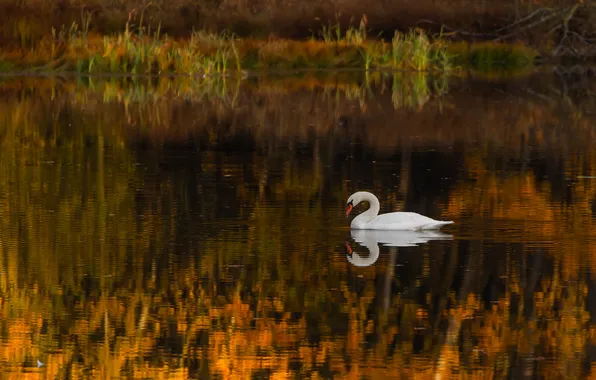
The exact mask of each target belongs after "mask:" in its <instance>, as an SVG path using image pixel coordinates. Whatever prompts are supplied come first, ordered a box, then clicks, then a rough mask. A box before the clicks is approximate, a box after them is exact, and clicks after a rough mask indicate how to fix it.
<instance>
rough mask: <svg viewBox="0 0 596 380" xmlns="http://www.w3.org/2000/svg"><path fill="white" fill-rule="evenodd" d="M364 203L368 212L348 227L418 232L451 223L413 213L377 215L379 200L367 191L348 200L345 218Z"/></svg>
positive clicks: (351, 196) (359, 192)
mask: <svg viewBox="0 0 596 380" xmlns="http://www.w3.org/2000/svg"><path fill="white" fill-rule="evenodd" d="M362 201H366V202H368V203H369V204H370V207H369V209H368V210H366V211H365V212H363V213H362V214H360V215H358V216H357V217H355V218H354V219H353V220H352V223H351V224H350V227H351V228H352V229H354V230H392V231H398V230H400V231H404V230H409V231H419V230H438V229H439V228H441V227H442V226H444V225H446V224H451V223H453V221H448V222H442V221H439V220H434V219H431V218H429V217H426V216H424V215H420V214H416V213H415V212H391V213H388V214H381V215H379V209H380V205H379V200H378V199H377V197H375V196H374V194H371V193H369V192H367V191H358V192H356V193H354V194H352V195H350V198H348V202H347V206H348V209H347V211H346V216H348V215H349V214H350V211H352V208H354V206H356V205H357V204H358V203H360V202H362Z"/></svg>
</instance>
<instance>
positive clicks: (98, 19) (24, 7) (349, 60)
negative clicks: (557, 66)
mask: <svg viewBox="0 0 596 380" xmlns="http://www.w3.org/2000/svg"><path fill="white" fill-rule="evenodd" d="M130 3H131V4H128V5H126V6H125V5H121V6H119V7H118V6H115V5H113V4H112V5H107V4H100V3H93V4H91V3H87V4H84V5H81V4H79V5H78V6H75V5H74V4H71V3H69V2H65V3H64V2H63V3H58V2H55V1H49V0H46V1H41V3H39V4H38V3H37V2H36V4H33V2H31V1H21V2H18V3H12V2H11V1H8V2H5V3H4V4H2V2H1V1H0V9H1V8H4V10H5V11H4V14H5V15H11V16H14V17H11V18H10V19H9V20H8V22H6V23H4V24H3V25H2V26H1V27H0V39H1V40H2V41H4V43H3V46H4V48H3V49H2V50H0V73H2V72H3V73H13V72H45V73H60V72H75V73H79V74H103V73H105V74H108V73H109V74H152V75H164V74H180V75H190V76H199V77H203V78H213V77H214V76H222V75H234V74H237V73H245V72H246V71H252V70H296V69H361V70H365V71H369V70H394V71H395V70H400V71H427V72H440V73H449V74H460V73H465V72H468V71H476V72H482V73H499V74H503V73H508V74H511V73H515V72H527V71H528V70H529V69H532V68H534V67H535V66H536V62H537V61H538V60H539V59H540V60H543V61H544V60H546V61H551V62H552V61H553V59H554V57H555V56H559V58H561V57H569V56H570V55H572V54H570V53H571V52H575V53H577V54H576V55H580V54H581V53H580V49H579V48H578V47H577V41H578V40H580V39H581V42H582V43H584V44H587V45H589V44H590V41H592V40H591V38H592V34H590V33H591V31H590V30H588V29H585V28H589V26H585V25H584V24H585V22H584V21H586V20H588V21H590V20H591V16H592V15H591V13H590V9H591V8H590V7H593V6H591V5H584V4H583V2H582V3H576V4H571V5H567V6H559V7H557V8H553V9H550V8H548V9H547V8H544V7H540V8H538V9H537V10H533V8H532V9H531V8H527V9H525V12H524V14H525V15H521V14H520V9H519V7H517V8H515V13H516V15H515V18H514V19H513V21H512V20H511V19H510V17H508V16H507V15H508V14H509V13H511V12H512V11H513V9H512V8H511V7H510V6H507V4H506V3H504V4H503V5H502V9H500V10H499V11H497V10H496V9H497V8H494V7H493V8H494V9H493V8H490V7H489V8H490V10H487V9H485V12H488V13H490V14H492V16H491V17H492V18H490V19H491V20H492V21H491V22H490V23H491V25H493V27H492V30H494V32H491V31H490V30H491V27H488V26H483V27H479V26H474V25H475V24H474V23H472V22H471V21H470V20H468V21H466V22H464V21H462V22H461V23H460V24H461V27H462V28H466V29H467V30H470V32H463V31H455V30H454V29H453V28H451V27H446V26H445V24H442V25H441V28H440V29H439V31H436V28H435V27H434V26H435V25H436V22H433V21H432V20H430V21H429V20H428V19H426V20H423V21H424V22H417V25H413V24H412V25H409V24H408V23H407V22H396V24H395V25H394V29H393V30H392V31H391V32H389V31H388V30H387V27H386V26H383V25H387V24H388V22H387V21H386V20H385V21H383V20H382V19H381V18H380V17H379V14H380V13H379V10H378V9H377V8H371V9H369V10H370V13H372V14H373V17H374V19H371V18H369V16H367V14H365V13H364V12H361V13H360V18H359V20H360V21H359V22H354V20H355V18H354V17H353V16H350V19H349V20H347V21H346V15H344V14H342V13H341V12H337V11H336V12H335V14H334V15H333V16H329V17H326V18H323V17H318V16H316V15H315V14H316V12H315V13H313V14H312V15H311V16H313V17H312V20H310V19H309V20H308V22H306V21H304V20H303V21H304V22H303V24H302V25H303V26H302V27H299V26H296V28H295V30H296V31H297V32H296V33H299V31H303V30H304V29H305V27H306V26H312V23H313V22H314V21H316V22H317V23H318V27H317V28H316V29H312V28H308V30H309V32H310V35H309V36H300V35H292V34H291V33H289V32H288V31H287V30H286V27H287V26H283V27H282V26H281V25H279V26H278V29H276V27H275V24H274V23H273V24H270V25H268V26H264V24H263V25H260V26H258V27H257V26H255V25H257V24H255V23H257V21H258V20H261V21H262V18H263V16H262V14H261V13H259V12H257V14H254V13H255V12H253V11H251V12H252V13H251V12H248V13H247V15H246V20H245V21H246V22H245V24H246V25H250V24H251V23H250V22H248V21H247V20H253V21H252V22H253V24H254V25H253V26H254V29H252V31H249V30H250V28H247V27H245V28H243V27H241V26H240V25H241V24H242V23H239V22H238V20H236V21H231V19H229V20H228V21H227V22H226V21H225V20H224V19H223V18H222V17H223V16H222V15H223V13H225V12H223V10H224V9H226V8H225V6H224V5H225V4H227V2H226V1H222V2H221V4H220V6H219V8H217V9H219V11H217V12H216V10H214V9H210V10H208V9H207V8H205V7H207V5H205V4H203V5H202V6H203V8H201V11H200V12H199V11H198V10H195V12H194V13H193V12H191V13H193V14H195V18H196V21H197V22H196V25H193V26H192V27H191V28H190V31H186V33H184V32H183V29H182V28H180V27H178V28H177V27H175V25H176V24H175V22H174V20H175V19H176V15H178V16H179V17H180V23H181V24H184V25H186V24H188V22H189V21H188V17H190V16H187V17H186V18H185V17H183V14H185V12H190V11H189V9H190V8H188V7H190V5H189V4H184V2H181V3H180V4H177V5H176V4H169V5H165V4H161V5H159V4H157V3H153V2H139V1H132V2H130ZM193 4H194V3H193ZM34 5H37V7H38V8H36V10H33V6H34ZM134 5H136V7H133V6H134ZM195 5H196V4H195ZM228 5H229V4H228ZM197 6H198V5H197ZM210 6H211V7H214V5H213V4H211V5H210ZM77 7H78V8H77ZM131 7H132V8H131ZM156 8H157V9H158V10H159V11H157V10H156ZM290 8H291V7H290ZM348 8H349V7H348ZM43 9H45V10H47V11H48V12H49V13H48V14H49V16H48V19H49V20H50V21H48V20H45V21H44V22H40V23H39V24H35V22H36V21H40V19H39V18H40V17H41V16H40V15H39V11H40V10H43ZM234 9H235V11H233V12H232V11H229V12H228V16H229V17H232V18H233V15H234V14H235V15H236V16H235V17H236V18H238V17H239V13H238V12H239V9H240V8H238V6H237V7H236V8H234ZM473 9H475V11H477V12H480V11H479V10H478V9H476V8H473ZM75 10H78V16H77V12H75ZM139 10H140V11H139ZM184 10H186V11H184ZM270 11H271V10H270ZM126 12H127V13H126ZM218 12H219V13H218ZM289 12H290V13H291V9H289ZM313 12H314V11H313ZM454 12H456V11H454ZM491 12H492V13H491ZM274 13H275V12H273V13H271V12H269V13H268V14H269V15H271V14H274ZM328 13H329V12H328V11H323V10H319V14H328ZM346 13H347V14H348V15H350V14H355V13H357V12H356V11H355V10H352V11H350V10H349V9H348V11H347V12H346ZM472 13H473V12H472ZM488 13H487V14H488ZM528 13H529V14H528ZM124 14H126V20H124V19H123V16H124ZM209 14H210V15H211V16H212V17H211V19H212V20H211V21H209V22H208V21H207V18H205V17H206V16H205V15H209ZM250 14H253V16H254V17H253V18H252V19H251V18H250V17H249V16H248V15H250ZM259 15H260V16H259ZM497 15H498V17H497ZM296 17H297V19H299V18H300V17H299V16H298V15H296ZM462 17H463V16H462ZM466 17H468V16H466ZM486 17H487V15H485V17H484V18H482V20H485V21H486V19H487V18H486ZM201 20H202V21H201ZM218 20H219V21H218ZM325 20H326V21H325ZM437 20H439V21H441V18H440V17H439V18H438V19H437ZM497 20H501V21H500V22H501V24H504V25H505V26H502V25H501V26H500V27H496V25H499V24H498V23H497ZM578 20H579V21H578ZM281 21H282V20H280V22H281ZM286 21H287V20H286ZM595 21H596V19H595ZM483 22H484V21H483ZM483 22H481V24H482V23H483ZM293 24H294V25H298V24H299V23H298V21H297V20H295V21H294V23H293ZM119 25H120V27H119ZM242 25H244V24H242ZM421 25H426V26H425V27H423V26H421ZM454 25H457V24H454ZM545 26H548V28H549V30H553V32H552V33H550V34H546V35H544V34H543V33H541V30H542V29H544V28H543V27H545ZM200 27H202V29H199V28H200ZM581 28H584V29H585V30H583V31H582V32H581V34H580V32H579V30H580V29H581ZM516 31H517V32H516ZM560 31H562V32H563V35H561V36H559V35H558V34H557V33H559V32H560ZM267 32H269V35H268V36H267V37H265V36H264V33H267ZM276 32H279V33H276ZM530 32H531V33H530ZM375 33H376V34H375ZM559 34H560V33H559ZM582 35H583V36H584V37H582ZM538 36H542V38H541V39H540V43H535V42H534V41H535V40H536V38H537V37H538ZM557 41H558V42H557ZM547 49H550V50H548V51H549V52H550V55H549V53H547ZM584 53H585V54H586V57H588V56H589V54H591V53H590V51H589V49H587V50H586V49H584Z"/></svg>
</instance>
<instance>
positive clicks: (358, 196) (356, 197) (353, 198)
mask: <svg viewBox="0 0 596 380" xmlns="http://www.w3.org/2000/svg"><path fill="white" fill-rule="evenodd" d="M365 194H368V193H367V192H365V191H358V192H357V193H354V194H352V195H350V197H349V198H348V202H347V203H346V206H347V208H348V209H347V210H346V216H348V215H350V212H351V211H352V209H353V208H354V207H355V206H356V205H357V204H358V203H360V202H362V201H363V200H364V199H363V198H364V196H365Z"/></svg>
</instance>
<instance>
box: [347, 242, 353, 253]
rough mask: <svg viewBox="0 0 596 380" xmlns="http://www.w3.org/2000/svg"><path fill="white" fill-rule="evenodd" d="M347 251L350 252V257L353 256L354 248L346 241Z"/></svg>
mask: <svg viewBox="0 0 596 380" xmlns="http://www.w3.org/2000/svg"><path fill="white" fill-rule="evenodd" d="M346 251H348V255H350V256H352V247H351V246H350V243H349V242H348V241H347V240H346Z"/></svg>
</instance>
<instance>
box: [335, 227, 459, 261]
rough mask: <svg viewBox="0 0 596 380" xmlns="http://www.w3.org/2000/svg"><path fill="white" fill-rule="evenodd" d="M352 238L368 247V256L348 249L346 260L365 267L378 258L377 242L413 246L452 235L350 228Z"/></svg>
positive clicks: (392, 245) (396, 245)
mask: <svg viewBox="0 0 596 380" xmlns="http://www.w3.org/2000/svg"><path fill="white" fill-rule="evenodd" d="M350 235H352V239H354V241H356V242H357V243H358V244H360V245H361V246H364V247H366V248H368V251H369V253H370V254H369V255H368V257H362V256H360V255H359V254H357V253H355V252H353V251H352V249H351V248H350V247H349V245H348V243H347V242H346V248H347V249H348V255H347V258H348V261H349V262H350V263H352V264H353V265H355V266H357V267H367V266H369V265H372V264H374V263H375V262H376V261H377V259H378V258H379V244H381V245H385V246H388V247H414V246H417V245H420V244H424V243H427V242H428V241H430V240H451V239H453V235H449V234H444V233H442V232H439V231H382V230H352V231H350Z"/></svg>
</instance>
